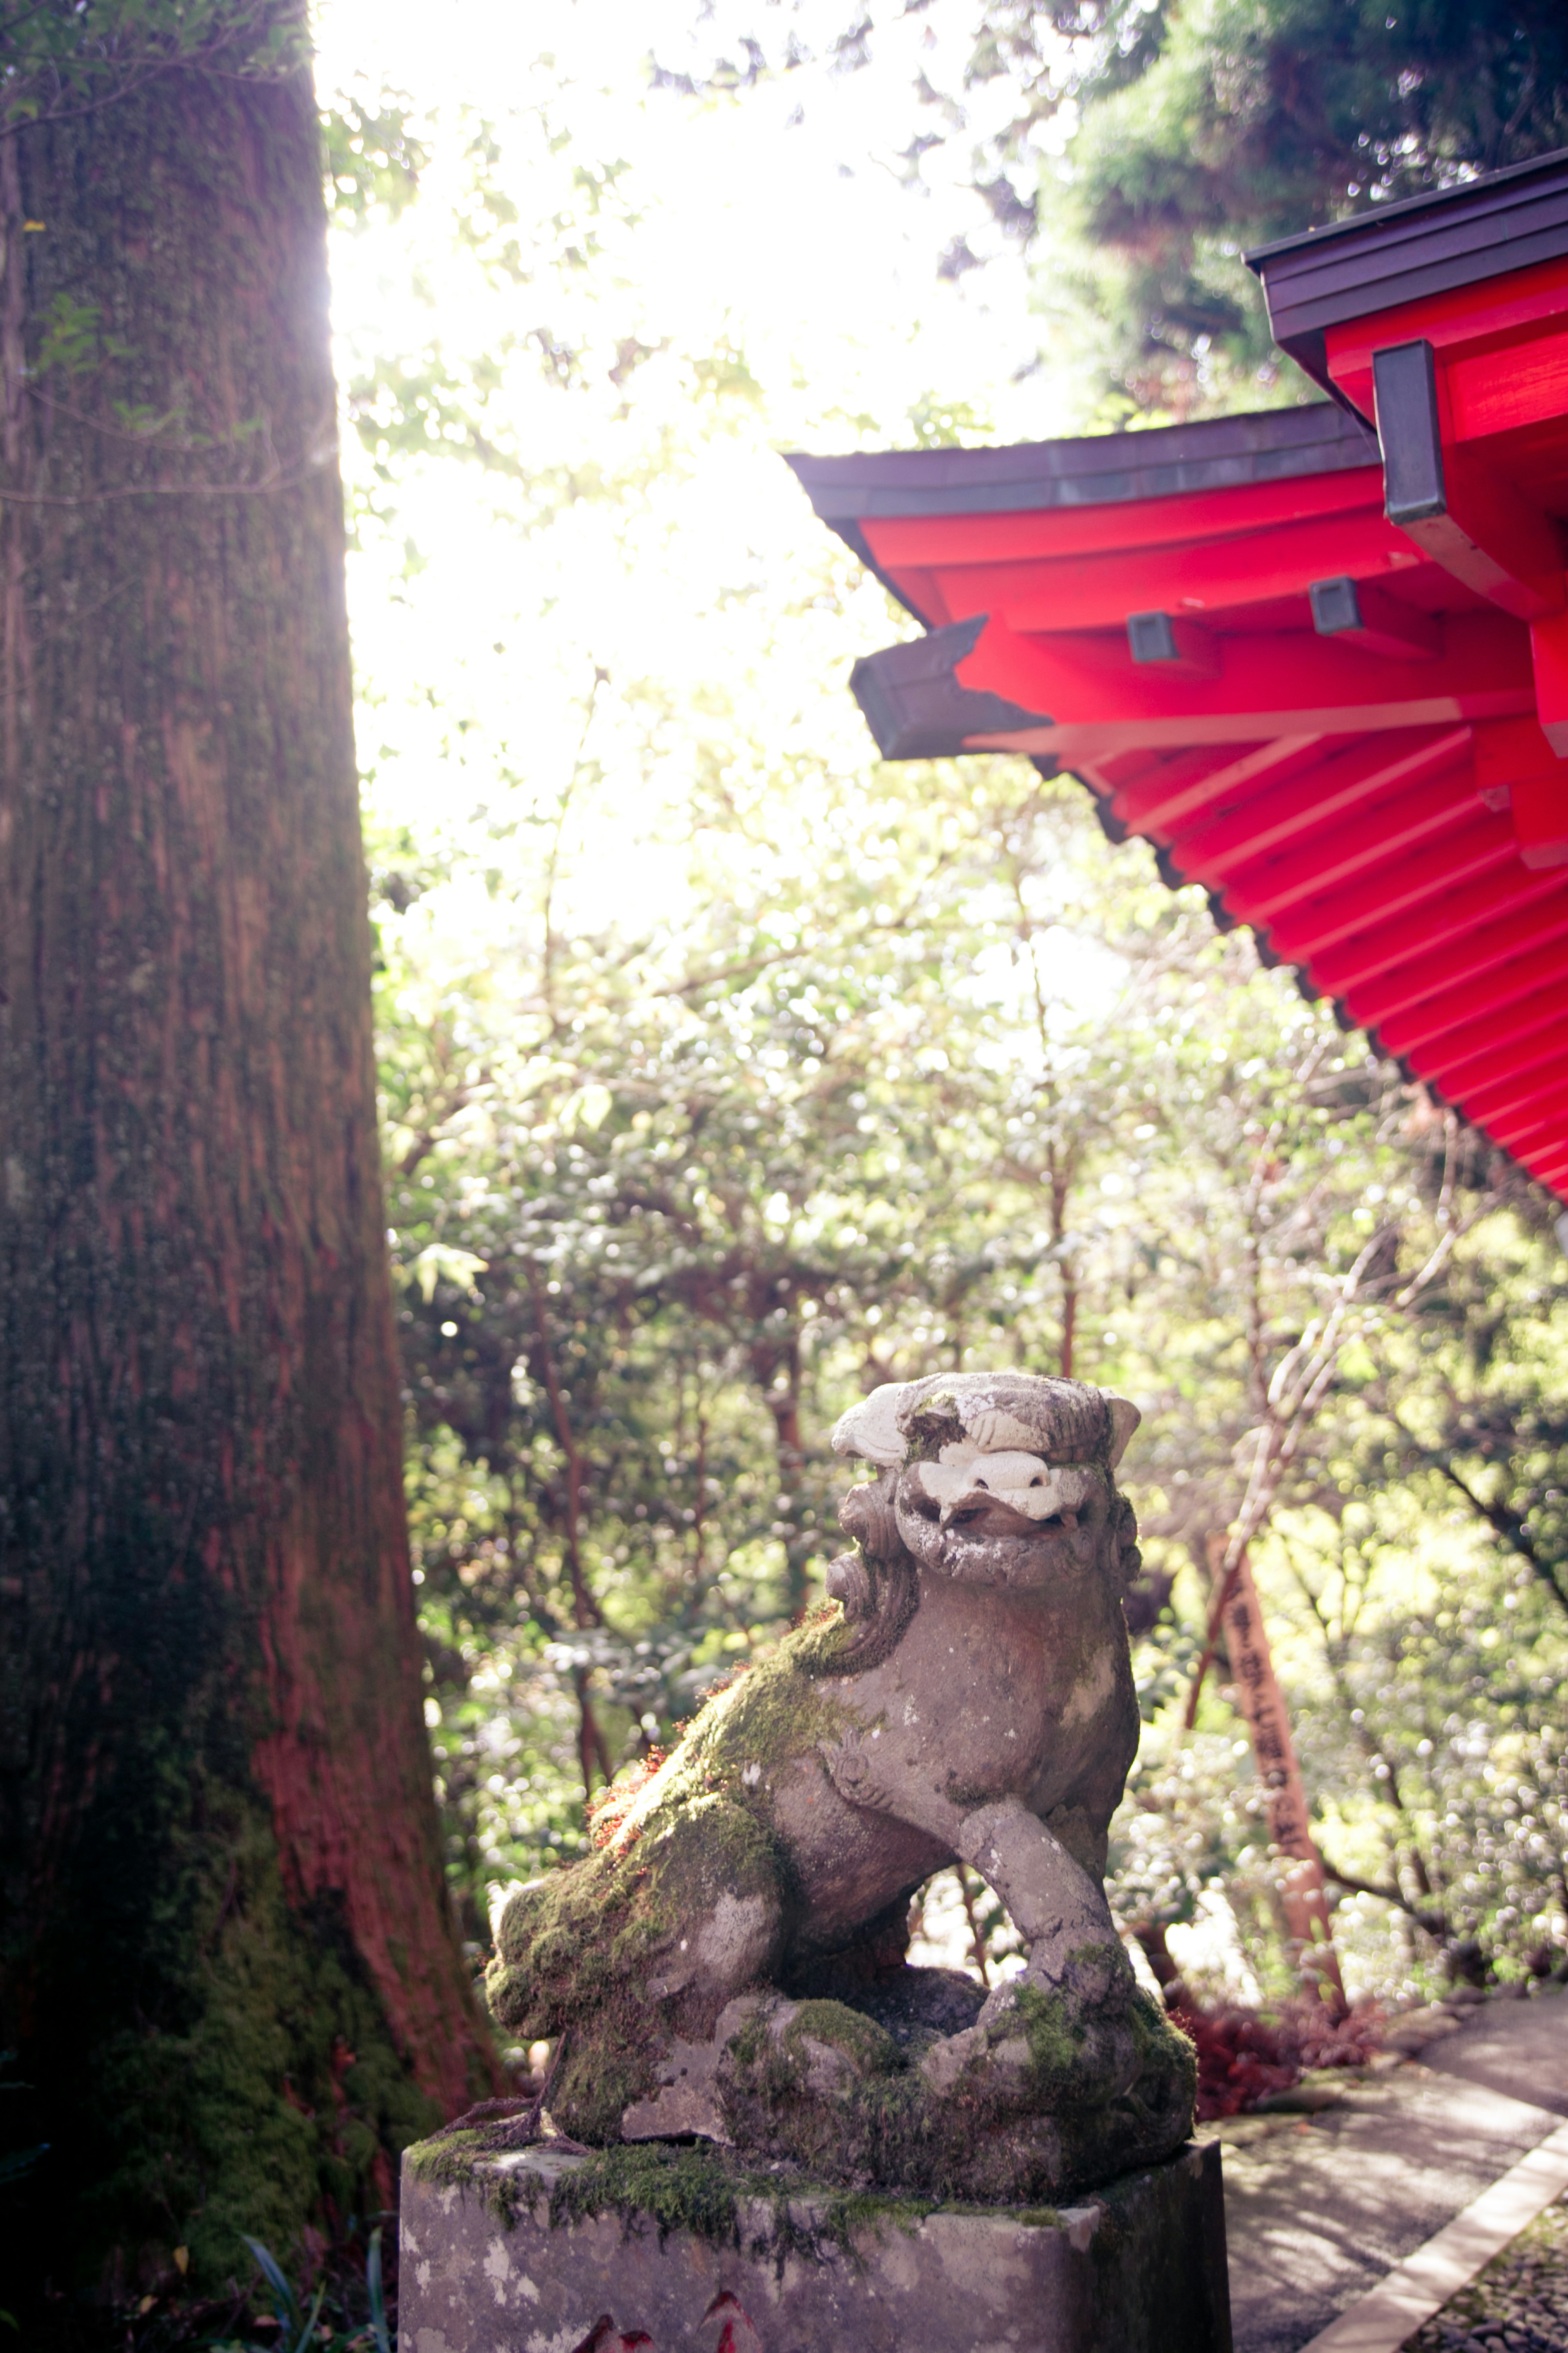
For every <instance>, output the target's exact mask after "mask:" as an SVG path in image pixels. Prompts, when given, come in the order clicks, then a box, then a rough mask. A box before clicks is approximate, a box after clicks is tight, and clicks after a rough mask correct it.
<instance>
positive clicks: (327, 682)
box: [0, 73, 494, 2304]
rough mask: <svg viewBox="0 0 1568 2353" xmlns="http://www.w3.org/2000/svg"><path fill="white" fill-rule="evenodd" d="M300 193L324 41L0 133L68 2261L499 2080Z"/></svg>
mask: <svg viewBox="0 0 1568 2353" xmlns="http://www.w3.org/2000/svg"><path fill="white" fill-rule="evenodd" d="M320 174H321V165H320V160H319V149H318V131H317V122H316V114H315V107H314V102H313V98H312V93H311V90H310V82H309V78H308V76H305V75H299V74H296V75H295V76H293V77H291V78H290V79H288V80H285V81H279V80H274V81H271V82H268V83H260V82H247V81H245V80H242V79H231V78H226V77H220V76H213V77H206V76H202V75H198V74H195V73H184V74H172V75H169V76H167V77H165V78H163V79H160V80H157V81H154V82H153V83H151V84H150V85H148V86H147V87H146V88H144V89H143V90H141V91H139V92H138V93H136V94H135V95H132V97H129V98H126V99H124V100H121V101H119V102H117V103H115V104H112V105H109V106H107V107H105V108H103V109H102V110H101V111H98V112H96V113H88V114H87V115H86V116H85V117H84V118H83V119H80V120H78V121H62V122H59V123H57V124H54V125H41V126H38V127H35V128H33V129H30V130H26V131H24V132H22V133H21V135H20V136H19V137H16V138H11V139H6V140H4V141H0V338H3V343H0V353H3V360H4V387H3V389H4V404H5V406H4V420H3V423H4V437H5V438H4V455H5V474H4V485H3V487H4V490H5V500H4V501H3V502H0V551H3V571H0V581H3V593H4V645H3V653H4V671H3V677H0V687H3V691H4V696H5V703H4V736H3V750H4V768H3V776H0V877H3V880H0V891H3V893H4V901H3V906H4V937H3V941H0V987H3V988H4V992H5V1003H4V1005H3V1006H0V1025H3V1026H0V1159H3V1166H0V1176H3V1177H4V1187H3V1193H0V1280H3V1282H4V1315H5V1325H4V1333H5V1336H4V1342H3V1344H0V1345H3V1356H0V1839H3V1846H0V1898H3V1902H4V1916H3V1920H0V1965H3V1968H4V1988H3V2000H4V2011H3V2014H0V2042H5V2043H6V2044H9V2045H13V2046H15V2047H16V2049H17V2051H18V2052H19V2053H20V2072H21V2073H22V2074H23V2075H24V2076H25V2077H26V2081H27V2082H28V2083H30V2084H32V2085H34V2086H35V2087H36V2089H35V2091H34V2092H33V2093H31V2094H28V2095H27V2096H26V2099H25V2100H24V2099H23V2098H21V2097H13V2098H12V2099H10V2100H8V2101H7V2102H6V2103H5V2107H6V2109H7V2110H8V2111H10V2112H11V2113H8V2114H7V2115H6V2116H5V2117H4V2118H0V2124H3V2125H4V2126H5V2127H6V2128H7V2129H8V2131H9V2129H10V2128H13V2127H15V2126H17V2125H20V2126H21V2129H22V2131H23V2133H24V2135H25V2136H26V2137H27V2138H28V2139H31V2140H34V2141H47V2142H48V2143H49V2144H50V2147H49V2150H48V2153H47V2157H46V2158H43V2159H42V2161H41V2162H40V2163H39V2165H38V2166H37V2168H36V2170H35V2173H34V2174H33V2176H32V2177H31V2181H32V2195H31V2206H30V2212H29V2215H28V2219H27V2222H26V2229H27V2231H28V2232H29V2235H30V2241H31V2243H32V2246H33V2248H34V2251H35V2253H36V2255H37V2262H38V2264H39V2268H40V2270H42V2269H45V2268H47V2269H49V2270H51V2271H52V2272H53V2274H54V2275H55V2276H56V2277H57V2278H62V2277H64V2276H65V2275H66V2274H68V2273H69V2272H71V2271H72V2270H73V2269H74V2272H75V2274H76V2276H77V2277H78V2278H80V2277H81V2276H82V2275H83V2272H84V2269H85V2270H87V2271H88V2272H89V2273H90V2274H91V2275H92V2276H94V2277H98V2278H101V2277H102V2276H103V2265H104V2263H105V2262H106V2261H107V2262H109V2263H110V2271H111V2274H112V2270H113V2266H114V2264H115V2263H119V2265H120V2267H121V2276H122V2277H124V2278H125V2279H126V2281H127V2284H136V2280H137V2274H138V2272H140V2276H141V2284H147V2283H148V2281H149V2280H150V2279H151V2278H152V2277H153V2276H155V2275H156V2274H157V2273H158V2271H159V2268H160V2265H162V2266H163V2267H164V2269H165V2270H166V2267H167V2264H168V2261H169V2254H170V2251H171V2250H172V2249H173V2247H174V2245H175V2244H183V2245H185V2246H187V2247H188V2248H189V2249H190V2250H191V2258H192V2265H193V2271H194V2273H195V2275H196V2277H197V2278H198V2279H202V2278H205V2280H206V2281H208V2282H209V2283H210V2282H214V2281H220V2280H221V2279H222V2278H223V2277H225V2276H226V2275H227V2274H230V2273H237V2274H238V2275H240V2276H241V2277H243V2276H244V2275H245V2273H246V2270H247V2258H246V2257H245V2254H244V2252H243V2249H242V2248H241V2246H240V2244H239V2242H238V2238H237V2232H239V2231H241V2230H247V2231H250V2232H254V2233H255V2234H256V2235H257V2236H258V2237H259V2238H262V2239H265V2240H270V2241H271V2242H273V2243H274V2244H275V2245H276V2246H277V2248H278V2251H279V2253H280V2254H282V2253H286V2251H287V2250H288V2249H289V2246H290V2243H291V2242H292V2241H293V2240H294V2239H295V2237H296V2235H297V2233H298V2232H299V2231H300V2228H301V2226H302V2225H303V2223H304V2222H305V2221H307V2219H313V2220H315V2221H317V2222H321V2221H323V2219H324V2220H325V2221H327V2223H329V2224H331V2221H333V2220H334V2218H335V2219H337V2220H342V2219H344V2218H346V2215H347V2214H348V2213H349V2212H350V2211H353V2210H354V2209H355V2208H356V2207H357V2208H360V2209H362V2210H363V2209H364V2208H366V2207H375V2206H380V2205H384V2204H385V2203H387V2202H388V2197H389V2192H390V2191H391V2189H392V2186H393V2179H394V2175H393V2167H394V2164H395V2152H396V2149H397V2147H399V2146H400V2145H401V2144H402V2143H404V2142H405V2141H406V2140H407V2139H409V2138H410V2137H413V2136H414V2135H415V2134H416V2132H417V2131H418V2130H421V2129H423V2128H425V2127H426V2126H427V2124H428V2123H429V2121H431V2120H432V2118H433V2117H434V2116H435V2114H436V2111H437V2108H440V2109H443V2110H445V2111H447V2112H448V2113H449V2112H450V2111H451V2110H452V2109H453V2108H455V2107H457V2106H459V2105H463V2104H464V2103H465V2102H466V2101H467V2099H468V2097H469V2096H471V2094H472V2093H473V2092H474V2091H476V2090H478V2089H480V2088H484V2087H486V2086H488V2085H489V2083H490V2082H491V2081H492V2080H493V2072H494V2063H493V2060H492V2058H491V2057H490V2055H489V2044H488V2041H487V2038H486V2036H485V2033H484V2031H483V2029H482V2027H481V2025H480V2023H479V2018H478V2014H477V2012H476V2010H475V2007H474V2003H473V2000H472V1996H471V1993H470V1990H469V1988H468V1970H467V1968H466V1967H465V1964H464V1962H463V1959H462V1957H461V1954H460V1951H459V1949H458V1945H457V1943H456V1940H455V1934H454V1929H453V1926H452V1921H451V1915H450V1910H449V1906H448V1904H447V1896H446V1893H445V1888H444V1883H443V1876H442V1868H441V1852H440V1841H439V1833H438V1828H437V1818H436V1813H435V1808H434V1801H433V1799H432V1795H431V1781H430V1767H429V1761H428V1756H427V1750H426V1738H425V1732H424V1726H423V1722H422V1714H421V1694H420V1682H419V1668H418V1652H417V1646H416V1627H415V1622H414V1615H413V1606H412V1593H411V1589H410V1581H409V1573H408V1561H407V1552H406V1537H405V1522H404V1509H403V1496H402V1478H401V1463H400V1409H399V1402H398V1382H397V1371H396V1361H395V1344H394V1336H393V1326H392V1317H391V1308H390V1299H389V1293H388V1285H387V1274H386V1260H385V1250H384V1211H383V1208H382V1200H381V1182H380V1173H379V1166H378V1158H377V1143H376V1130H375V1114H374V1080H373V1066H372V1053H371V1033H370V998H369V942H368V931H367V924H366V916H365V887H364V873H363V861H362V854H361V848H360V835H359V818H358V809H357V803H356V793H355V769H354V757H353V740H352V733H351V719H350V680H349V663H348V643H347V629H346V623H345V616H344V607H343V567H342V554H343V530H342V498H341V491H340V486H339V478H338V470H337V465H336V455H335V442H334V401H333V388H332V382H331V371H330V361H329V356H328V341H327V290H326V272H325V248H324V222H323V212H322V203H321V177H320ZM34 223H37V224H41V227H32V226H31V224H34ZM62 304H68V305H74V306H76V309H75V316H76V320H77V348H76V354H75V359H76V364H75V365H74V367H73V368H72V369H67V368H66V367H63V366H61V365H58V364H57V365H53V366H46V367H45V368H44V369H43V371H42V372H41V373H39V372H38V371H39V363H40V357H42V358H43V359H45V360H46V361H47V358H48V356H49V353H48V349H47V347H46V345H45V343H44V334H45V330H46V326H47V321H48V318H49V316H50V314H51V311H53V315H54V317H55V318H56V320H57V322H58V320H59V319H60V318H61V316H62V315H64V314H63V312H62V311H61V309H60V307H59V306H61V305H62ZM86 306H95V307H96V314H97V315H96V316H94V315H93V311H92V310H91V309H89V308H87V307H86ZM58 342H59V338H58V335H57V337H56V347H57V349H58ZM28 368H31V369H32V370H33V371H34V373H33V374H32V375H30V376H29V375H27V374H26V370H27V369H28ZM120 403H123V404H139V403H144V404H146V406H147V407H148V409H149V410H150V411H152V412H153V413H154V414H155V415H156V416H163V415H164V414H165V413H166V412H168V411H171V410H180V409H184V411H185V412H186V416H187V417H188V428H189V429H188V432H186V431H184V430H183V429H181V428H179V427H170V428H167V429H166V430H164V431H163V432H162V433H160V434H156V435H154V436H153V437H152V438H151V439H147V438H143V439H142V441H141V442H140V443H139V442H138V440H137V438H136V431H135V426H134V420H133V419H132V420H130V426H129V430H128V419H127V417H126V413H125V410H124V408H122V407H120V408H117V406H116V404H120ZM198 435H203V436H206V437H209V442H210V446H205V447H202V446H191V445H192V444H193V443H195V437H196V436H198ZM182 444H184V446H181V445H182ZM240 481H249V482H252V483H258V482H259V483H264V484H266V485H267V487H264V488H261V489H258V490H255V491H250V492H245V491H238V490H237V489H235V488H234V487H232V486H233V485H235V484H236V483H237V482H240ZM154 484H163V485H166V486H176V490H177V494H167V495H143V494H138V495H133V496H124V495H121V493H122V492H124V491H127V490H132V489H134V490H136V491H138V492H139V493H140V492H143V491H146V490H147V489H148V487H149V486H151V485H154ZM204 493H205V494H204ZM350 2052H352V2053H353V2054H354V2057H353V2063H352V2064H351V2063H349V2058H348V2056H347V2054H348V2053H350ZM339 2078H341V2086H340V2089H341V2094H342V2096H341V2097H340V2096H339V2095H338V2093H336V2092H335V2091H334V2083H335V2082H337V2081H338V2079H339ZM345 2100H346V2106H345V2105H344V2102H345ZM28 2112H30V2113H28ZM168 2276H170V2277H172V2276H173V2274H168ZM7 2285H8V2287H10V2286H11V2285H12V2283H11V2282H10V2281H8V2282H7ZM4 2300H5V2302H6V2303H7V2304H14V2303H15V2302H16V2293H15V2292H13V2293H10V2294H7V2295H5V2299H4Z"/></svg>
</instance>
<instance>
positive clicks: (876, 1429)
mask: <svg viewBox="0 0 1568 2353" xmlns="http://www.w3.org/2000/svg"><path fill="white" fill-rule="evenodd" d="M909 1393H910V1384H909V1382H908V1381H884V1382H883V1383H882V1386H881V1388H877V1389H873V1390H872V1391H871V1394H870V1396H869V1397H865V1398H861V1400H860V1402H859V1404H858V1405H852V1406H851V1407H850V1409H849V1410H848V1412H847V1413H845V1414H840V1416H839V1418H838V1419H837V1421H836V1422H835V1423H834V1425H833V1451H834V1452H835V1454H858V1456H859V1458H860V1460H861V1461H863V1462H875V1463H876V1464H877V1465H878V1466H879V1469H881V1470H883V1471H891V1470H894V1469H896V1468H897V1466H898V1465H899V1464H900V1462H901V1461H903V1459H904V1440H903V1433H902V1432H901V1431H900V1428H899V1408H900V1406H901V1405H902V1404H903V1402H904V1399H905V1398H907V1397H908V1395H909Z"/></svg>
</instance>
